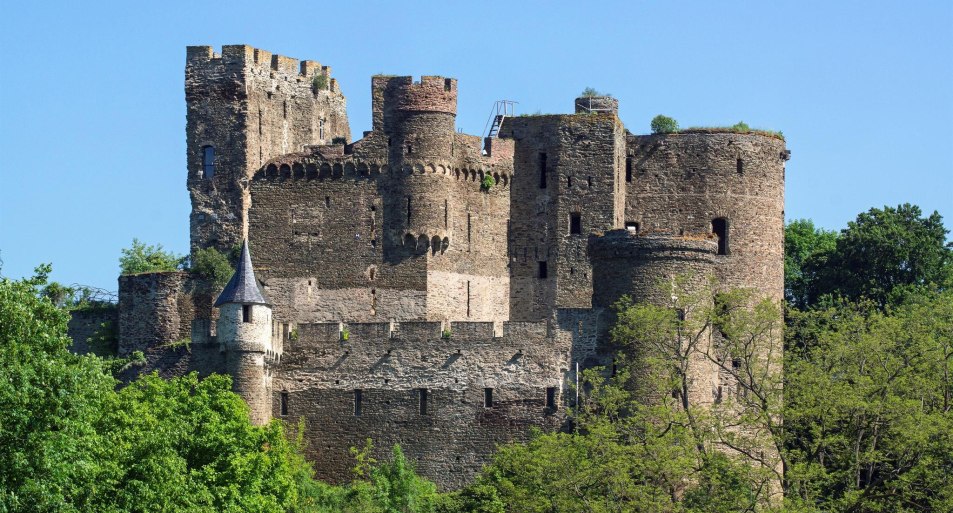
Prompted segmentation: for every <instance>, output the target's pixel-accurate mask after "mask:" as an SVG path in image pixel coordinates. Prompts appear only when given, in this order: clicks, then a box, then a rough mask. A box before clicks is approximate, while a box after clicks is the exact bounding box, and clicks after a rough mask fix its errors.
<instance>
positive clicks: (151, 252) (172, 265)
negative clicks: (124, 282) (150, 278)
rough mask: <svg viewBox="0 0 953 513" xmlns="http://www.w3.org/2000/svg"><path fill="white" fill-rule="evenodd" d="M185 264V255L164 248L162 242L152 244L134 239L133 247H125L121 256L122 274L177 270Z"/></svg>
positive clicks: (120, 266) (120, 269) (120, 268)
mask: <svg viewBox="0 0 953 513" xmlns="http://www.w3.org/2000/svg"><path fill="white" fill-rule="evenodd" d="M182 264H183V257H182V256H181V255H176V254H175V253H172V252H171V251H165V250H163V249H162V244H156V245H155V246H151V245H149V244H146V243H144V242H140V241H139V239H132V247H131V248H123V250H122V256H121V257H119V272H120V273H121V274H137V273H154V272H162V271H175V270H176V269H179V268H180V267H181V265H182Z"/></svg>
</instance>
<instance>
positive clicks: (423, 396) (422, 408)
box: [420, 388, 429, 415]
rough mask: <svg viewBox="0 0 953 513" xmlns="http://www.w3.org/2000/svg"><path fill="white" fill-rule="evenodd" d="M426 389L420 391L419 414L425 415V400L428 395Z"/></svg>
mask: <svg viewBox="0 0 953 513" xmlns="http://www.w3.org/2000/svg"><path fill="white" fill-rule="evenodd" d="M427 392H428V391H427V389H426V388H421V389H420V414H421V415H427V399H428V397H427V396H428V395H429V394H428V393H427Z"/></svg>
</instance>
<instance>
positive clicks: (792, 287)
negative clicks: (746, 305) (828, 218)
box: [784, 219, 837, 308]
mask: <svg viewBox="0 0 953 513" xmlns="http://www.w3.org/2000/svg"><path fill="white" fill-rule="evenodd" d="M836 244H837V232H835V231H832V230H825V229H823V228H817V227H815V226H814V222H813V221H811V220H810V219H797V220H794V221H791V222H789V223H788V224H787V225H786V226H785V227H784V297H785V299H787V301H788V303H789V304H791V305H794V306H796V307H798V308H805V307H807V306H808V304H809V296H808V291H809V290H810V289H811V288H812V287H813V285H814V279H815V277H814V275H813V274H812V273H811V272H806V270H805V265H806V264H807V262H808V261H811V262H812V265H811V266H809V267H808V270H807V271H813V270H814V269H819V268H823V265H824V264H825V263H826V261H827V258H828V257H829V256H830V253H831V252H832V251H833V250H834V247H835V246H836Z"/></svg>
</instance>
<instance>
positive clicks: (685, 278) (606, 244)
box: [589, 230, 723, 404]
mask: <svg viewBox="0 0 953 513" xmlns="http://www.w3.org/2000/svg"><path fill="white" fill-rule="evenodd" d="M589 244H590V247H589V252H590V255H591V256H592V260H593V289H594V291H595V294H594V296H593V304H594V305H595V306H597V307H599V308H602V309H605V310H609V311H610V312H611V307H612V305H613V304H614V303H615V302H616V301H617V300H618V299H619V298H620V297H622V296H623V295H628V296H629V297H630V298H631V299H632V301H633V302H635V303H650V304H654V305H657V306H662V307H668V308H676V307H680V308H684V310H683V314H684V315H685V316H686V318H687V319H689V320H692V319H694V318H695V316H696V315H700V314H701V312H703V311H704V310H705V309H707V308H711V297H712V296H711V295H710V294H709V293H706V292H708V291H709V283H710V281H709V279H710V277H711V276H712V275H713V273H714V264H715V261H716V255H715V253H716V252H717V249H718V244H717V242H714V241H713V240H711V239H690V238H684V237H670V236H641V235H638V234H636V233H635V232H633V231H629V230H615V231H612V232H608V233H606V234H605V235H604V236H601V237H600V236H593V237H591V238H590V240H589ZM676 280H677V281H678V283H679V284H680V286H679V288H678V289H676V290H675V291H671V290H669V289H667V288H666V284H667V283H673V282H674V281H676ZM678 295H684V296H695V297H697V298H698V301H700V303H699V304H688V305H686V304H685V302H684V299H683V302H677V301H678V299H677V297H678ZM693 303H694V301H693ZM610 319H612V320H610V322H614V315H612V314H610ZM702 326H704V324H702ZM691 336H696V335H695V334H694V333H690V334H689V335H687V337H691ZM697 337H698V338H697V340H696V342H695V343H696V347H695V349H696V350H697V351H699V352H700V353H696V354H693V355H692V357H690V359H689V362H688V365H689V367H688V375H689V377H690V381H691V383H690V385H689V390H688V394H689V398H690V399H691V401H692V403H693V404H711V403H712V402H714V401H715V400H716V397H717V396H718V394H719V390H720V387H719V385H722V384H723V383H722V378H721V374H720V373H719V371H718V368H717V366H716V365H714V364H713V363H712V362H711V361H709V360H707V359H706V358H704V357H701V358H699V357H698V356H700V355H701V354H702V353H705V352H707V351H708V350H709V349H710V347H711V344H712V333H711V330H710V329H709V328H707V327H705V328H704V329H703V330H702V332H701V334H698V335H697ZM600 338H601V339H602V340H603V343H604V347H611V346H610V345H609V344H608V342H609V340H608V334H607V333H604V334H602V335H601V337H600ZM614 349H618V348H614ZM622 349H623V350H625V351H626V352H629V353H630V356H633V357H635V358H633V361H638V360H637V353H638V351H639V348H637V347H636V348H622ZM634 374H635V378H636V379H638V377H639V371H638V369H636V370H635V373H634Z"/></svg>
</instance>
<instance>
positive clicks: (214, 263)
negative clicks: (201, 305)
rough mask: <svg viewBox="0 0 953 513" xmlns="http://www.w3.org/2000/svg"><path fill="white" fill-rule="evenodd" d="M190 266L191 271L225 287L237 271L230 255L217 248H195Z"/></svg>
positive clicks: (215, 284) (212, 283)
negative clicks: (230, 259)
mask: <svg viewBox="0 0 953 513" xmlns="http://www.w3.org/2000/svg"><path fill="white" fill-rule="evenodd" d="M188 268H189V272H191V273H192V274H194V275H196V276H198V277H199V278H202V279H204V280H206V281H207V282H208V283H209V284H210V285H212V286H215V287H218V288H222V287H224V286H225V284H226V283H228V280H229V279H231V277H232V274H233V273H234V272H235V268H234V267H233V266H232V263H231V262H230V261H229V257H228V256H226V255H225V254H224V253H222V252H221V251H219V250H217V249H215V248H200V249H197V250H195V253H194V254H193V255H192V257H191V259H190V262H189V266H188Z"/></svg>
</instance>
